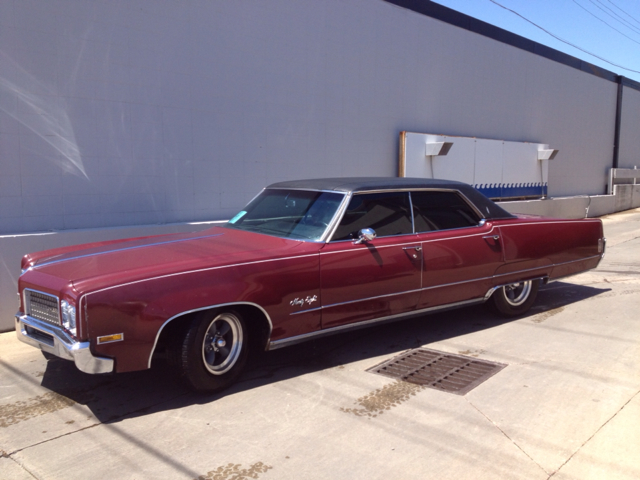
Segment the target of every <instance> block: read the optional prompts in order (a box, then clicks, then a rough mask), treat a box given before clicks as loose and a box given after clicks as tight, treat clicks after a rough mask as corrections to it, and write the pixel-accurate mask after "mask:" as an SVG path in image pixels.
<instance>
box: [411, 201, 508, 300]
mask: <svg viewBox="0 0 640 480" xmlns="http://www.w3.org/2000/svg"><path fill="white" fill-rule="evenodd" d="M411 200H412V205H413V209H414V210H413V211H414V217H415V225H416V227H415V228H416V232H417V233H418V235H419V237H420V245H421V247H422V258H423V266H422V293H421V295H420V300H419V303H418V307H417V308H418V309H423V308H430V307H434V306H439V305H446V304H455V303H458V302H465V301H468V300H473V299H478V298H482V297H484V295H485V294H486V293H487V291H488V290H489V289H490V288H491V287H492V286H493V283H494V273H495V272H496V270H497V269H498V268H499V267H500V266H501V265H503V263H504V258H503V257H504V253H503V248H502V239H501V238H500V231H499V229H498V228H497V227H495V226H494V225H493V224H492V223H491V222H490V221H489V222H487V221H485V220H483V219H482V218H481V217H480V214H479V212H477V210H476V209H475V208H474V207H473V205H472V204H471V203H470V202H469V201H467V200H466V199H465V198H464V197H463V196H462V195H461V194H460V193H459V192H457V191H442V190H441V191H417V192H412V194H411Z"/></svg>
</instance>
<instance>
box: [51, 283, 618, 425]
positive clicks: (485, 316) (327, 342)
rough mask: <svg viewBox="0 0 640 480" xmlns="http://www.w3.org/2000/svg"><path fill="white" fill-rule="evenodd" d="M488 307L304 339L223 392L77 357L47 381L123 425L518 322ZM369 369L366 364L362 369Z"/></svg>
mask: <svg viewBox="0 0 640 480" xmlns="http://www.w3.org/2000/svg"><path fill="white" fill-rule="evenodd" d="M608 291H609V289H601V288H594V287H589V286H583V285H574V284H570V283H564V282H555V283H552V284H549V285H546V286H544V287H542V288H541V289H540V292H539V293H538V299H537V300H536V303H535V304H534V307H533V308H532V309H531V310H530V311H529V312H528V313H527V314H526V315H523V316H521V317H518V318H519V319H530V320H531V321H533V322H535V323H537V321H536V319H537V318H540V316H541V315H548V314H549V313H550V312H553V311H558V309H561V308H564V307H566V306H568V305H570V304H572V303H575V302H579V301H582V300H586V299H588V298H592V297H595V296H598V295H601V294H603V293H606V292H608ZM514 320H516V319H513V318H502V317H498V316H497V315H495V314H493V313H491V312H489V311H488V310H487V309H486V308H483V306H475V307H468V308H463V309H458V310H449V311H446V312H441V313H437V314H432V315H422V316H418V317H413V318H409V319H405V320H400V321H396V322H393V323H387V324H383V325H378V326H373V327H369V328H366V329H360V330H355V331H350V332H345V333H341V334H339V335H334V336H330V337H324V338H320V339H316V340H312V341H308V342H306V343H303V344H298V345H293V346H291V347H287V348H282V349H279V350H274V351H271V352H260V353H256V354H254V355H253V356H252V358H250V360H249V364H248V366H247V369H246V372H245V373H244V374H243V376H242V377H241V378H240V379H239V380H238V381H237V382H236V383H235V384H234V385H233V386H231V387H230V388H229V389H227V390H225V391H224V392H220V393H217V394H197V393H193V392H191V391H190V390H189V389H188V388H186V387H185V386H184V385H183V384H182V382H181V381H180V380H179V379H177V378H175V377H174V376H172V375H170V374H169V373H168V372H167V368H166V365H164V363H163V362H154V364H153V366H152V368H151V369H150V370H145V371H141V372H131V373H121V374H111V375H89V374H85V373H83V372H80V371H79V370H78V369H77V368H76V367H75V365H74V364H73V363H72V362H68V361H66V360H61V359H53V360H49V361H48V362H47V368H46V371H45V372H44V374H43V377H42V383H41V385H42V386H43V387H45V388H47V389H49V390H51V391H53V392H55V393H57V394H59V395H62V396H64V397H67V398H69V399H70V400H72V401H74V402H76V403H78V404H80V405H85V406H86V407H87V408H88V409H89V410H90V411H91V412H92V413H93V415H95V417H96V418H97V419H98V420H99V421H100V422H102V423H112V422H119V421H121V420H123V419H125V418H131V417H136V416H141V415H147V414H150V413H154V412H158V411H165V410H173V409H177V408H181V407H185V406H189V405H194V404H204V403H209V402H212V401H215V400H217V399H219V398H222V397H224V396H226V395H233V394H234V393H238V392H242V391H245V390H249V389H253V388H258V387H261V386H264V385H268V384H270V383H275V382H281V381H283V380H287V379H290V378H295V377H297V376H300V375H306V374H309V373H313V372H317V371H321V370H326V369H329V368H334V367H339V366H341V365H345V364H349V363H353V362H358V361H362V360H366V359H371V365H367V366H366V367H365V368H369V367H371V366H373V365H375V364H377V363H379V362H380V357H384V359H385V360H387V359H389V358H391V357H393V356H395V355H397V354H399V353H401V352H404V351H406V350H409V349H412V348H416V347H420V346H422V345H428V344H431V343H435V342H439V341H443V340H446V339H449V338H454V337H458V336H460V335H466V334H470V333H474V332H478V331H481V330H485V329H489V328H493V327H497V326H499V325H502V324H504V323H508V322H511V321H514ZM363 373H364V368H363Z"/></svg>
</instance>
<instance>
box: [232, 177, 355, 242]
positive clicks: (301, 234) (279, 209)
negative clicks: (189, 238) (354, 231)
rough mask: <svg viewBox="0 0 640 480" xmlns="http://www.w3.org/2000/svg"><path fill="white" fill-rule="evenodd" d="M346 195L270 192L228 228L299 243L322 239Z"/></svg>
mask: <svg viewBox="0 0 640 480" xmlns="http://www.w3.org/2000/svg"><path fill="white" fill-rule="evenodd" d="M343 198H344V194H341V193H332V192H314V191H307V190H280V189H273V190H271V189H267V190H264V191H263V192H262V193H261V194H260V195H258V196H257V197H256V198H254V199H253V200H252V201H251V203H249V205H247V206H246V207H245V208H244V210H242V211H241V212H239V213H238V214H237V215H236V216H235V217H233V218H232V219H231V220H229V223H227V227H230V228H237V229H239V230H247V231H250V232H258V233H264V234H266V235H272V236H276V237H284V238H292V239H297V240H320V239H321V238H322V236H323V234H324V233H325V231H326V230H327V227H328V226H329V224H330V223H331V220H332V219H333V217H334V216H335V214H336V211H337V210H338V207H339V206H340V203H341V202H342V200H343Z"/></svg>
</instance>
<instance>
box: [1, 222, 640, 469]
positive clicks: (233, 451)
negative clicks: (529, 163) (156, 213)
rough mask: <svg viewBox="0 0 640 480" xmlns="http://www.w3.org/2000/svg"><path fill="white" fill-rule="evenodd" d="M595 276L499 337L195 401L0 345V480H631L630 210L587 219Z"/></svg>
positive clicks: (359, 346) (633, 306)
mask: <svg viewBox="0 0 640 480" xmlns="http://www.w3.org/2000/svg"><path fill="white" fill-rule="evenodd" d="M604 222H605V234H606V235H607V238H608V245H607V254H606V256H605V259H604V260H603V261H602V263H601V264H600V266H599V268H598V269H597V270H594V271H591V272H588V273H585V274H582V275H579V276H575V277H571V278H569V279H566V280H565V281H561V282H555V283H552V284H549V285H547V286H545V287H544V288H543V289H541V291H540V293H539V295H538V300H537V301H536V303H535V305H534V307H533V308H532V310H531V311H530V312H529V313H528V314H527V315H525V316H522V317H520V318H517V319H515V320H504V319H500V318H497V317H495V316H494V315H492V314H490V313H489V312H487V311H486V310H485V309H484V308H478V307H474V308H467V309H462V310H456V311H450V312H445V313H441V314H437V315H431V316H424V317H420V318H414V319H410V320H405V321H401V322H396V323H393V324H387V325H383V326H378V327H373V328H369V329H367V330H361V331H357V332H352V333H348V334H344V335H340V336H335V337H330V338H325V339H321V340H316V341H313V342H309V343H306V344H302V345H297V346H294V347H290V348H285V349H281V350H277V351H274V352H269V353H265V354H261V355H258V356H257V357H256V358H254V359H253V360H252V363H251V365H250V367H249V370H248V371H247V373H246V374H245V375H244V376H243V377H242V378H241V380H240V381H239V382H238V383H237V384H236V385H235V386H234V387H232V388H231V389H229V390H227V391H225V392H224V393H221V394H218V395H204V396H203V395H196V394H193V393H191V392H189V391H188V390H186V389H185V388H184V387H183V386H182V385H181V384H179V383H177V382H176V381H174V380H173V379H172V378H170V377H167V375H166V371H165V369H164V368H163V367H162V365H161V364H158V365H154V367H153V368H152V369H151V370H149V371H144V372H135V373H129V374H120V375H107V376H92V375H87V374H83V373H81V372H79V371H78V370H76V368H75V367H74V365H73V364H71V363H70V362H66V361H64V360H51V361H49V362H47V361H45V359H44V358H43V356H42V355H41V354H40V352H39V351H38V350H35V349H33V348H31V347H28V346H27V345H24V344H22V343H20V342H18V341H17V339H16V338H15V333H6V334H1V335H0V478H1V479H2V480H27V479H34V478H37V479H47V480H49V479H64V480H72V479H82V480H86V479H87V478H91V479H109V480H111V479H147V478H148V479H151V478H153V479H158V478H160V479H165V478H166V479H192V478H206V479H214V478H215V479H217V480H231V479H236V480H240V479H249V478H252V479H258V478H259V479H264V480H268V479H322V480H326V479H382V478H385V479H387V478H393V479H426V478H436V479H439V478H443V479H448V478H456V479H467V478H468V479H474V480H477V479H485V478H486V479H519V478H522V479H547V478H550V477H553V478H554V479H580V480H585V479H638V478H640V428H639V426H640V395H639V392H640V314H639V313H638V312H639V311H640V209H637V210H633V211H629V212H623V213H619V214H614V215H610V216H608V217H605V218H604ZM421 346H423V347H427V348H431V349H436V350H440V351H443V352H448V353H454V354H462V355H466V356H470V357H474V358H478V359H483V360H491V361H495V362H500V363H503V364H506V365H507V366H506V367H505V368H504V369H502V370H501V371H499V372H498V373H497V374H495V375H494V376H492V377H491V378H489V379H488V380H487V381H485V382H484V383H482V384H481V385H479V386H478V387H476V388H475V389H473V390H471V391H470V392H469V393H467V394H466V395H463V396H462V395H455V394H452V393H445V392H442V391H438V390H434V389H429V388H424V387H417V386H414V385H412V384H407V383H403V382H397V381H394V380H392V379H390V378H387V377H384V376H381V375H377V374H373V373H369V372H367V371H366V370H367V369H368V368H370V367H372V366H374V365H377V364H379V363H380V362H383V361H385V360H388V359H391V358H393V357H394V356H396V355H398V354H400V353H402V352H405V351H407V350H409V349H412V348H416V347H421Z"/></svg>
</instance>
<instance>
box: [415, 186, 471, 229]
mask: <svg viewBox="0 0 640 480" xmlns="http://www.w3.org/2000/svg"><path fill="white" fill-rule="evenodd" d="M411 202H412V204H413V215H414V219H415V223H416V233H420V232H429V231H432V230H445V229H449V228H464V227H473V226H475V225H478V222H479V221H480V217H479V216H478V214H477V213H476V212H475V211H474V210H473V209H472V208H471V207H470V206H469V204H468V203H467V202H465V201H464V199H462V197H460V195H458V194H457V193H455V192H429V191H424V192H412V193H411Z"/></svg>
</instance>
